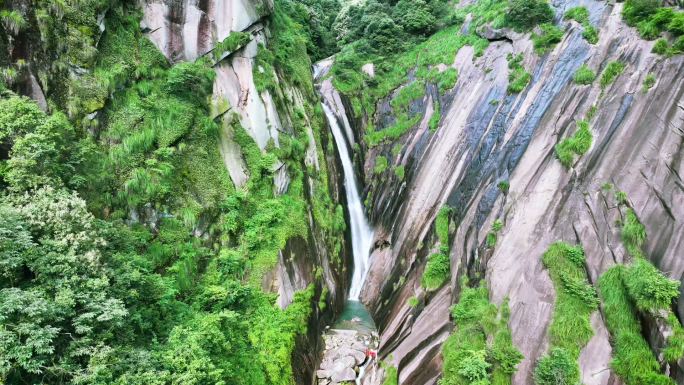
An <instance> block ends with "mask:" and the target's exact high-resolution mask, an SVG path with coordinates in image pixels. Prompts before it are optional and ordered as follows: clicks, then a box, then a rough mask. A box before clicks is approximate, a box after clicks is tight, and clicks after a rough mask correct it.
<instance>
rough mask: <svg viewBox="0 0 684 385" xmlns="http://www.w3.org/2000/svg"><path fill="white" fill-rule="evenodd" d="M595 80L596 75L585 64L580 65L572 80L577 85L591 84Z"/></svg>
mask: <svg viewBox="0 0 684 385" xmlns="http://www.w3.org/2000/svg"><path fill="white" fill-rule="evenodd" d="M595 78H596V74H595V73H594V71H592V70H591V69H590V68H589V67H587V65H586V64H582V66H581V67H580V68H578V69H577V71H576V72H575V74H574V75H573V76H572V79H573V80H574V81H575V83H577V84H591V82H593V81H594V79H595Z"/></svg>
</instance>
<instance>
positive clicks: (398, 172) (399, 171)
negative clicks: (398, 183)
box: [394, 166, 404, 180]
mask: <svg viewBox="0 0 684 385" xmlns="http://www.w3.org/2000/svg"><path fill="white" fill-rule="evenodd" d="M394 175H395V176H396V177H397V178H399V180H404V167H403V166H399V167H397V168H395V169H394Z"/></svg>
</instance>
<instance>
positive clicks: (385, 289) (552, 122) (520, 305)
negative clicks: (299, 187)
mask: <svg viewBox="0 0 684 385" xmlns="http://www.w3.org/2000/svg"><path fill="white" fill-rule="evenodd" d="M462 3H463V2H462ZM466 3H467V2H466ZM462 5H463V4H461V3H459V6H462ZM552 5H553V7H554V9H555V10H556V21H557V22H558V24H559V26H560V27H561V28H564V29H565V33H564V35H563V40H562V41H561V42H560V43H558V44H557V45H556V46H555V47H554V49H553V50H551V51H550V52H547V53H546V54H543V55H537V54H535V53H534V49H533V46H532V41H531V40H530V39H529V34H518V33H515V32H514V31H512V30H505V29H504V30H492V29H488V28H483V29H482V31H481V35H482V36H483V37H485V38H487V39H490V43H489V46H488V47H487V48H486V49H485V50H484V54H483V55H482V56H480V57H475V58H474V57H473V48H472V47H468V46H465V47H463V48H461V50H460V51H459V52H458V53H457V54H456V57H455V60H454V63H453V64H452V66H453V67H454V68H456V69H457V71H458V81H457V82H456V85H455V87H454V88H453V89H452V90H449V91H447V92H445V93H440V92H439V91H438V90H436V89H435V87H434V86H432V85H431V84H428V86H427V88H426V92H425V95H424V96H422V97H421V98H419V99H417V100H415V101H413V102H411V103H409V106H408V108H409V110H410V111H412V113H414V112H419V113H422V114H423V119H422V120H420V121H419V122H418V123H416V124H415V125H414V126H413V127H412V128H411V129H410V130H408V132H406V133H405V134H403V135H402V136H401V137H399V138H398V139H397V140H395V141H390V142H388V143H387V144H381V145H378V146H376V147H373V148H363V147H362V151H360V153H359V154H358V157H357V162H358V163H357V165H358V168H359V175H360V176H361V177H362V178H365V182H366V183H365V185H366V190H365V191H364V192H363V194H362V196H363V197H367V200H366V210H367V212H368V215H369V220H370V222H371V225H372V226H373V227H374V229H375V235H376V240H375V242H374V245H375V249H374V251H373V253H372V257H371V267H370V271H369V273H368V276H367V280H366V283H365V289H364V290H363V291H362V293H361V300H362V302H363V303H364V304H366V306H367V307H368V309H369V311H370V312H371V314H372V316H373V318H374V321H375V323H376V325H377V327H378V331H379V333H380V357H381V358H382V359H385V360H388V363H390V364H391V365H393V366H395V367H397V370H398V378H399V384H434V383H436V381H437V380H438V378H439V377H440V375H441V365H442V361H441V353H440V349H441V347H440V345H441V342H442V341H444V339H445V338H446V336H447V335H448V333H449V331H450V330H451V328H452V321H451V320H450V319H449V315H450V314H449V310H448V307H449V306H450V305H451V304H453V303H454V302H456V301H457V300H458V296H459V292H460V284H461V277H463V276H468V277H470V279H482V278H483V279H485V280H486V281H487V285H488V288H489V294H490V295H489V297H490V301H491V302H493V303H496V304H499V303H501V301H503V300H504V298H505V297H509V298H510V301H509V306H510V308H511V318H510V321H509V325H510V329H511V333H512V338H513V343H514V344H515V345H516V346H517V347H518V348H519V349H520V351H521V352H522V354H523V355H524V356H525V359H524V360H523V361H522V362H521V363H520V364H519V365H518V370H517V371H516V372H515V373H514V375H513V383H514V384H532V383H534V381H533V373H534V367H535V361H536V359H537V358H538V357H540V356H541V355H542V354H544V353H545V352H546V351H547V349H548V346H549V341H548V337H547V329H548V325H549V322H550V321H551V315H552V313H553V307H554V299H555V292H554V288H553V284H552V282H551V280H550V278H549V275H548V270H546V269H545V268H544V267H543V265H542V262H541V255H542V253H543V252H544V250H545V249H546V247H547V246H548V245H549V244H551V243H552V242H554V241H557V240H563V241H566V242H568V243H571V244H577V243H581V244H582V246H583V247H584V251H585V254H586V259H587V276H588V280H589V283H591V284H593V285H596V282H597V279H598V276H599V275H600V274H601V273H603V272H604V271H605V270H606V269H607V268H608V267H610V266H612V265H613V264H615V263H622V262H625V261H628V260H629V257H628V256H627V253H626V251H625V248H624V246H623V243H622V241H621V238H620V226H621V225H620V224H619V223H620V220H624V206H623V207H622V209H621V208H620V207H618V203H617V201H616V199H615V191H617V190H619V191H623V192H625V193H626V194H627V203H626V205H627V206H629V207H630V208H632V209H633V210H634V212H635V213H636V215H637V216H638V217H639V219H640V221H641V222H642V223H643V225H644V226H645V229H646V241H645V242H644V245H643V250H644V254H645V255H646V257H647V258H648V259H649V261H651V262H652V263H653V264H654V265H655V266H656V267H658V268H659V269H660V270H661V271H663V272H665V273H666V274H667V275H668V276H669V278H671V279H676V280H680V279H681V278H682V274H683V273H684V259H683V258H682V257H681V250H682V239H684V227H682V226H681V225H680V222H681V221H682V219H683V218H684V205H683V204H682V202H684V187H683V186H684V185H683V184H682V177H683V176H684V175H683V173H682V167H683V166H684V163H683V160H682V156H681V154H682V143H683V142H682V137H683V136H684V131H683V130H684V105H683V104H682V100H684V99H683V95H684V57H683V56H682V55H675V56H672V57H664V56H659V55H656V54H653V53H651V49H652V46H653V43H654V42H653V41H647V40H644V39H641V38H640V37H639V36H638V33H637V31H636V30H635V29H634V28H631V27H628V26H627V25H626V24H625V23H624V22H623V20H622V16H621V14H620V13H621V11H622V4H620V3H617V4H605V3H604V2H595V1H585V0H579V1H576V0H574V1H569V0H566V1H557V2H553V4H552ZM575 6H585V7H586V8H587V10H588V11H589V14H590V23H591V24H592V25H594V26H596V27H598V29H599V30H600V34H599V37H600V40H599V41H598V43H597V44H595V45H591V44H589V43H587V41H586V40H584V39H583V38H582V35H581V26H580V25H579V24H577V23H576V22H574V21H562V20H561V19H562V17H561V15H562V13H563V12H564V11H565V10H567V9H568V8H571V7H575ZM509 53H511V54H518V53H522V54H523V64H524V67H525V68H526V70H527V71H529V72H530V73H531V74H532V79H531V81H530V83H529V84H528V85H527V87H526V88H525V89H524V90H523V91H522V92H520V93H518V94H512V95H507V93H506V87H507V85H508V83H509V81H508V78H507V75H508V72H509V68H508V61H507V58H506V56H507V55H508V54H509ZM609 61H621V62H623V63H625V69H624V70H623V72H622V73H621V74H620V75H619V76H617V77H616V78H615V80H614V81H613V82H612V83H610V84H609V85H607V86H606V87H605V88H604V89H601V88H600V87H599V84H598V83H599V81H598V77H600V76H601V72H602V70H603V68H604V67H605V66H606V64H607V63H608V62H609ZM585 63H586V64H587V66H589V68H591V69H592V70H594V71H595V72H596V74H597V79H596V80H595V81H594V82H593V83H592V84H590V85H578V84H575V82H574V81H573V80H572V76H573V74H574V73H575V71H576V70H577V69H578V68H579V67H580V66H581V65H582V64H585ZM320 65H321V66H322V67H323V68H322V69H321V73H320V75H319V79H323V78H325V80H320V81H319V88H320V90H321V93H322V95H323V97H324V99H325V100H326V102H327V103H329V104H330V105H331V106H334V109H335V112H336V113H338V114H339V115H344V118H343V119H342V118H341V121H343V122H345V125H346V126H347V127H349V129H351V130H353V131H354V137H355V138H356V140H357V141H358V142H360V143H361V145H362V146H363V143H362V142H361V140H360V139H361V138H362V137H363V135H365V132H366V131H365V130H366V127H368V126H369V125H370V123H373V125H374V126H375V128H376V129H380V128H383V127H387V126H389V125H391V124H393V122H394V120H393V119H395V117H394V116H393V115H392V109H391V107H390V104H389V101H390V100H391V99H392V97H393V96H394V95H396V93H397V91H398V90H395V91H394V92H393V93H391V94H390V95H389V96H388V97H387V98H385V99H382V100H380V101H379V102H378V103H377V105H376V108H375V110H376V114H375V116H372V117H365V116H364V117H355V116H354V115H353V114H352V112H351V108H350V103H349V101H347V100H346V98H345V97H344V96H343V95H340V94H339V93H337V92H336V91H335V90H334V88H333V87H332V85H331V81H330V77H325V74H326V71H327V68H328V67H329V65H330V63H329V62H323V63H320ZM441 67H442V69H443V68H446V67H445V66H444V65H441ZM485 69H487V70H486V71H485ZM648 74H652V75H653V76H654V77H655V78H656V79H657V84H656V85H655V86H654V87H652V88H650V89H648V90H647V91H643V90H642V84H643V81H644V78H645V77H646V76H647V75H648ZM408 77H409V78H411V74H409V75H408ZM436 101H438V102H439V111H440V114H441V116H442V117H441V119H440V123H439V126H438V127H437V129H436V130H435V131H434V132H432V133H431V132H429V130H428V127H427V126H428V124H427V123H428V122H427V120H428V119H429V117H430V115H431V112H432V110H433V108H434V106H435V102H436ZM591 106H595V107H596V114H595V115H594V116H593V117H591V118H589V119H588V122H589V125H590V129H591V131H592V134H593V137H594V138H593V142H592V145H591V148H590V149H589V150H588V151H587V152H586V153H585V154H584V155H582V156H581V157H575V159H574V162H573V164H572V167H570V168H566V167H564V166H563V165H562V164H561V163H560V162H559V161H558V159H557V158H556V155H555V152H554V146H555V145H556V144H557V143H558V142H560V141H561V140H562V139H563V138H565V137H567V136H568V135H571V134H572V133H573V132H574V131H575V130H576V121H577V120H580V119H584V118H585V117H586V116H587V113H588V111H589V109H590V107H591ZM397 144H399V145H401V146H400V148H401V150H400V151H399V153H398V154H396V155H395V154H393V153H392V149H393V148H394V147H395V146H396V145H397ZM376 156H384V157H385V158H387V160H388V165H389V164H393V165H395V166H403V167H404V169H405V175H406V176H405V178H404V179H403V180H398V179H397V178H393V177H386V178H378V177H374V176H373V171H372V170H373V167H374V161H375V158H376ZM501 180H508V181H509V182H510V188H509V189H508V191H507V192H506V193H504V192H502V191H501V190H499V189H498V188H497V187H496V184H497V182H499V181H501ZM606 182H607V183H610V184H611V185H612V188H611V189H605V188H602V186H603V185H604V183H606ZM369 192H370V194H368V193H369ZM445 204H446V205H449V206H451V207H455V208H457V209H456V210H458V215H456V216H455V217H456V219H455V220H454V223H453V224H452V226H451V229H450V232H449V257H450V263H451V281H450V282H447V283H445V284H444V285H443V286H442V287H441V288H439V289H437V290H435V291H432V292H425V290H424V289H423V288H421V285H420V277H421V274H422V271H423V269H424V268H425V263H426V256H427V255H429V254H430V253H431V252H435V251H436V250H437V246H436V245H437V243H438V240H437V239H436V235H435V231H434V225H433V224H434V220H435V217H436V215H437V213H438V211H439V209H440V207H441V206H442V205H445ZM495 219H499V220H501V221H502V222H503V224H504V228H503V230H502V231H501V232H499V236H498V239H497V241H496V245H495V247H493V248H487V247H484V244H485V239H486V235H487V232H488V231H489V230H490V228H491V224H492V222H493V221H494V220H495ZM411 297H417V298H418V299H419V303H418V305H417V306H415V307H411V306H409V305H408V304H407V299H409V298H411ZM682 303H683V302H682V300H681V298H680V300H679V304H680V309H675V310H676V311H678V312H679V316H680V317H681V316H682V315H684V313H683V311H684V310H683V309H684V306H681V304H682ZM591 325H592V328H593V329H594V336H593V337H592V339H591V340H590V341H589V343H588V344H587V345H586V346H585V347H583V349H582V351H581V353H580V358H579V364H580V369H581V381H582V382H583V383H585V384H595V385H603V384H609V383H618V382H619V380H618V379H617V378H616V376H615V374H613V373H611V371H610V370H608V369H607V368H608V363H609V361H610V360H611V345H610V341H609V338H610V336H609V333H608V331H607V328H606V326H605V324H604V321H603V318H602V316H601V314H600V313H598V312H597V313H594V314H593V315H592V317H591ZM646 330H647V332H646V334H647V336H646V338H647V340H648V341H649V343H650V344H651V346H652V348H654V349H655V350H658V349H661V348H662V340H663V338H662V335H659V334H663V333H667V331H662V330H660V329H659V328H658V327H652V328H646ZM389 357H392V358H391V360H390V358H389ZM664 365H667V364H664ZM668 370H670V371H672V372H674V371H677V370H681V369H678V368H672V367H669V369H668ZM378 371H381V369H380V368H378ZM676 377H678V378H681V377H682V376H681V375H680V374H679V373H678V374H676ZM370 378H371V377H369V379H368V380H367V381H366V382H364V384H379V383H381V382H382V381H381V379H382V375H380V374H378V375H376V376H374V377H372V378H374V379H375V381H372V380H371V379H370Z"/></svg>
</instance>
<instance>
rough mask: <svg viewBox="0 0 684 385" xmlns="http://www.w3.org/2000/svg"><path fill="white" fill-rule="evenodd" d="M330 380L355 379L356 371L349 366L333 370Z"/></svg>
mask: <svg viewBox="0 0 684 385" xmlns="http://www.w3.org/2000/svg"><path fill="white" fill-rule="evenodd" d="M330 379H331V380H332V382H342V381H354V380H355V379H356V372H355V371H354V370H353V369H351V368H343V369H340V370H333V374H332V377H331V378H330Z"/></svg>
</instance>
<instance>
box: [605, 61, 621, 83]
mask: <svg viewBox="0 0 684 385" xmlns="http://www.w3.org/2000/svg"><path fill="white" fill-rule="evenodd" d="M624 68H625V64H624V63H622V62H619V61H612V62H609V63H608V65H607V66H606V69H605V70H603V75H601V80H600V81H599V86H600V87H601V88H606V86H607V85H608V84H610V83H612V82H613V80H614V79H615V77H616V76H618V75H619V74H620V72H622V70H623V69H624Z"/></svg>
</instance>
